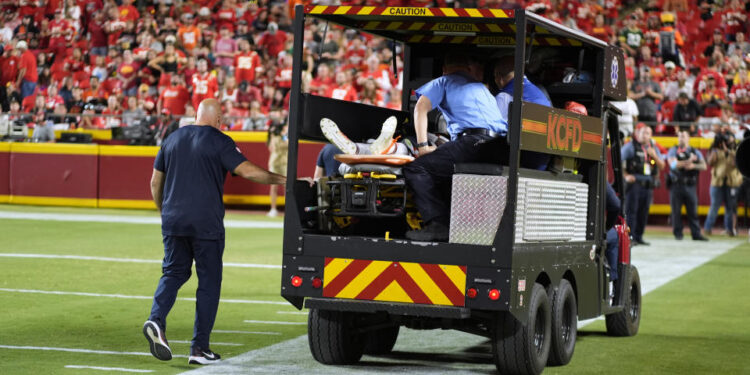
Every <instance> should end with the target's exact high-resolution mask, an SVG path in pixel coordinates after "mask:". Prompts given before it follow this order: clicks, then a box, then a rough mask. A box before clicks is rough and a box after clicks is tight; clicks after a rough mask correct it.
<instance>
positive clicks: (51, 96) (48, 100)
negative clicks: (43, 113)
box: [44, 84, 65, 112]
mask: <svg viewBox="0 0 750 375" xmlns="http://www.w3.org/2000/svg"><path fill="white" fill-rule="evenodd" d="M59 104H65V100H64V99H63V98H62V96H60V95H58V92H57V84H51V85H49V87H47V96H46V97H45V98H44V108H45V110H47V111H49V112H52V111H53V110H55V107H57V106H58V105H59Z"/></svg>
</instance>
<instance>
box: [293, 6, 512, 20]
mask: <svg viewBox="0 0 750 375" xmlns="http://www.w3.org/2000/svg"><path fill="white" fill-rule="evenodd" d="M305 13H308V14H335V15H350V16H407V17H414V16H417V17H472V18H510V17H513V10H512V9H471V8H418V7H372V6H348V5H347V6H327V5H308V6H306V7H305Z"/></svg>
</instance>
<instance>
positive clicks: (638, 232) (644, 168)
mask: <svg viewBox="0 0 750 375" xmlns="http://www.w3.org/2000/svg"><path fill="white" fill-rule="evenodd" d="M622 163H623V166H624V169H625V182H626V187H625V217H626V218H627V221H628V226H629V227H630V230H631V233H632V234H633V244H634V245H649V243H648V242H646V241H644V240H643V231H644V230H645V229H646V222H647V221H648V210H649V208H650V207H651V198H652V196H653V191H654V190H653V189H654V188H655V187H656V186H657V184H658V182H659V171H660V170H662V169H664V165H665V163H664V160H662V156H661V153H660V152H659V148H658V147H656V145H655V144H654V142H653V141H652V139H651V128H650V127H648V126H643V127H641V128H640V129H637V130H636V132H635V133H634V134H633V140H632V141H631V142H630V143H628V144H626V145H625V146H623V147H622Z"/></svg>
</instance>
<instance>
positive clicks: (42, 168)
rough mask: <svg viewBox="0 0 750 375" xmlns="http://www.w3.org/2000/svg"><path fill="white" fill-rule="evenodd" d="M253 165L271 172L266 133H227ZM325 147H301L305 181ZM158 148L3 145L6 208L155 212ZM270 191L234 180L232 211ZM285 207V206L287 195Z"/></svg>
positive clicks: (0, 173) (227, 188)
mask: <svg viewBox="0 0 750 375" xmlns="http://www.w3.org/2000/svg"><path fill="white" fill-rule="evenodd" d="M227 134H228V135H229V136H231V137H232V138H233V139H234V140H235V142H236V143H237V146H238V147H239V148H240V150H241V151H242V153H243V154H244V155H245V156H246V157H247V158H248V160H250V161H252V162H253V163H255V164H257V165H260V166H262V167H264V168H265V167H267V166H268V148H267V147H266V133H261V132H253V133H248V132H227ZM321 148H322V144H319V143H301V144H300V147H299V163H298V165H299V166H300V171H299V175H300V176H312V175H313V172H314V169H315V160H316V159H317V155H318V152H319V151H320V149H321ZM158 150H159V148H158V147H157V146H122V145H106V144H64V143H21V142H17V143H0V203H10V204H30V205H53V206H78V207H108V208H144V209H148V208H150V209H153V208H155V205H154V203H153V201H152V200H151V190H150V187H149V182H150V179H151V173H152V170H153V164H154V158H155V157H156V154H157V152H158ZM268 191H269V187H268V186H267V185H262V184H256V183H253V182H250V181H247V180H245V179H242V178H240V177H231V176H230V177H228V178H227V181H226V184H225V185H224V202H225V204H227V205H228V206H233V205H236V206H239V205H262V206H267V205H269V204H270V198H269V196H268ZM278 203H279V204H280V205H283V204H284V197H283V193H282V194H280V197H279V202H278Z"/></svg>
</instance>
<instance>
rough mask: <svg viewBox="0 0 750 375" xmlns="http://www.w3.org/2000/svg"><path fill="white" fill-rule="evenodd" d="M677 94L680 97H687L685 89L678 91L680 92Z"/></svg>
mask: <svg viewBox="0 0 750 375" xmlns="http://www.w3.org/2000/svg"><path fill="white" fill-rule="evenodd" d="M677 96H678V97H680V98H689V96H688V94H687V93H686V92H685V91H680V94H679V95H677Z"/></svg>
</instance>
